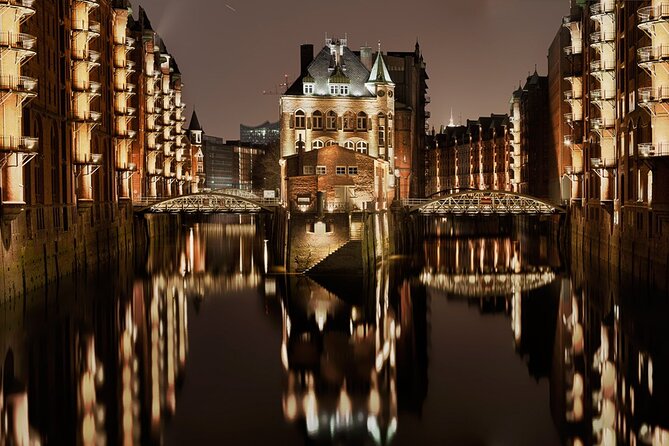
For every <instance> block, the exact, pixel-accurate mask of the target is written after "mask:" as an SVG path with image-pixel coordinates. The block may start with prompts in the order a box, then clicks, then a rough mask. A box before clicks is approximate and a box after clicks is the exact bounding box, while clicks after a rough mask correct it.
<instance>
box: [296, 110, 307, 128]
mask: <svg viewBox="0 0 669 446" xmlns="http://www.w3.org/2000/svg"><path fill="white" fill-rule="evenodd" d="M306 127H307V118H306V115H305V114H304V112H303V111H302V110H298V111H297V112H295V128H296V129H304V128H306Z"/></svg>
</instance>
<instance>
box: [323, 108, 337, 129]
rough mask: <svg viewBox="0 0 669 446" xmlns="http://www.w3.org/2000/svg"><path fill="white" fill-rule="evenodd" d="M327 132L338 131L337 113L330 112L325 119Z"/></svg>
mask: <svg viewBox="0 0 669 446" xmlns="http://www.w3.org/2000/svg"><path fill="white" fill-rule="evenodd" d="M325 128H326V130H337V113H335V112H333V111H332V110H330V111H329V112H328V114H327V115H326V117H325Z"/></svg>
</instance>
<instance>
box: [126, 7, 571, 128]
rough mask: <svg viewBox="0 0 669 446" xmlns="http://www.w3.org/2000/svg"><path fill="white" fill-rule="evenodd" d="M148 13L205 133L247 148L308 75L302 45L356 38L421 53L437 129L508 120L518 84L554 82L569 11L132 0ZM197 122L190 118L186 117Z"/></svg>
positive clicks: (351, 41)
mask: <svg viewBox="0 0 669 446" xmlns="http://www.w3.org/2000/svg"><path fill="white" fill-rule="evenodd" d="M137 5H141V6H142V7H144V8H145V9H146V11H147V13H148V15H149V18H150V19H151V21H152V24H153V26H154V28H155V29H156V30H157V31H158V32H159V33H160V35H161V36H162V37H163V39H164V41H165V43H166V45H167V48H168V50H169V52H170V53H172V55H173V56H174V57H175V58H176V60H177V62H178V64H179V68H180V69H181V72H182V73H183V76H184V82H185V84H186V86H185V100H186V102H187V104H188V105H189V108H190V107H192V106H193V105H194V106H195V108H196V109H197V112H198V117H199V118H200V123H201V124H202V126H203V127H204V130H205V132H206V133H208V134H210V135H215V136H221V137H223V138H225V139H237V138H238V137H239V124H240V123H245V124H248V125H257V124H260V123H262V122H264V121H266V120H270V121H274V120H277V118H278V99H279V97H278V96H272V95H263V91H264V90H266V91H267V90H269V91H273V90H275V89H277V88H279V90H280V89H281V87H280V86H279V84H281V83H282V82H283V79H284V75H285V74H288V78H289V82H292V81H293V80H294V79H295V78H296V76H297V75H298V74H299V46H300V44H302V43H313V44H314V46H315V47H316V48H317V49H320V48H321V47H322V46H323V44H324V39H325V34H326V33H328V35H329V36H341V37H343V36H344V34H345V33H348V38H349V42H348V43H349V47H350V48H351V49H354V50H355V49H358V48H359V47H360V46H361V45H364V44H365V43H367V44H369V45H370V46H372V47H376V44H377V41H379V40H380V41H381V45H382V49H383V50H389V51H412V50H413V48H414V44H415V42H416V39H419V41H420V44H421V48H422V51H423V56H424V58H425V61H426V62H427V69H428V74H429V76H430V80H429V81H428V86H429V92H428V94H429V95H430V96H431V97H432V103H431V104H430V105H429V107H428V109H429V110H430V111H431V112H432V119H431V121H430V122H431V125H433V126H434V127H436V128H438V127H439V125H440V124H442V123H447V122H448V117H449V114H450V109H451V107H452V108H453V111H454V114H455V118H456V121H457V120H458V118H459V116H462V119H463V120H466V119H467V118H475V117H478V116H479V115H489V114H490V113H507V112H508V109H509V106H508V101H509V98H510V95H511V93H512V92H513V90H515V88H517V86H518V82H519V81H520V80H523V81H524V79H525V78H526V77H527V75H528V72H530V71H532V72H533V71H534V66H535V64H536V65H537V66H538V70H539V73H540V74H544V75H545V74H546V71H547V69H546V56H547V53H548V47H549V45H550V43H551V42H552V40H553V38H554V37H555V34H556V33H557V31H558V29H559V27H560V25H561V20H562V16H564V15H566V14H567V13H568V11H569V2H568V0H410V1H402V0H366V1H364V2H363V1H359V0H340V1H338V2H336V1H335V2H323V1H307V0H284V1H277V0H189V1H184V0H133V6H134V7H137ZM188 117H189V119H190V115H189V116H188Z"/></svg>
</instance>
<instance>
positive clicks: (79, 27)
mask: <svg viewBox="0 0 669 446" xmlns="http://www.w3.org/2000/svg"><path fill="white" fill-rule="evenodd" d="M72 30H73V31H75V32H85V33H89V34H92V36H91V37H97V36H99V35H100V30H101V27H100V22H96V21H94V20H72Z"/></svg>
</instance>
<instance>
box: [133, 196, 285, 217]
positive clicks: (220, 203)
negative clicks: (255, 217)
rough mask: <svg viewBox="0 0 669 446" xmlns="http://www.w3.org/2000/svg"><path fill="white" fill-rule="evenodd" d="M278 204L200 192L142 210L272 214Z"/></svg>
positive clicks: (263, 200)
mask: <svg viewBox="0 0 669 446" xmlns="http://www.w3.org/2000/svg"><path fill="white" fill-rule="evenodd" d="M279 205H280V203H279V201H278V200H276V199H265V198H257V197H252V196H248V195H243V194H235V195H232V194H230V193H220V192H200V193H196V194H190V195H181V196H178V197H171V198H167V199H165V200H162V201H158V202H155V203H152V204H149V205H148V206H146V207H145V208H144V210H145V211H146V212H151V213H172V214H176V213H185V214H216V213H258V212H272V211H273V209H274V208H276V207H277V206H279Z"/></svg>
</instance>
